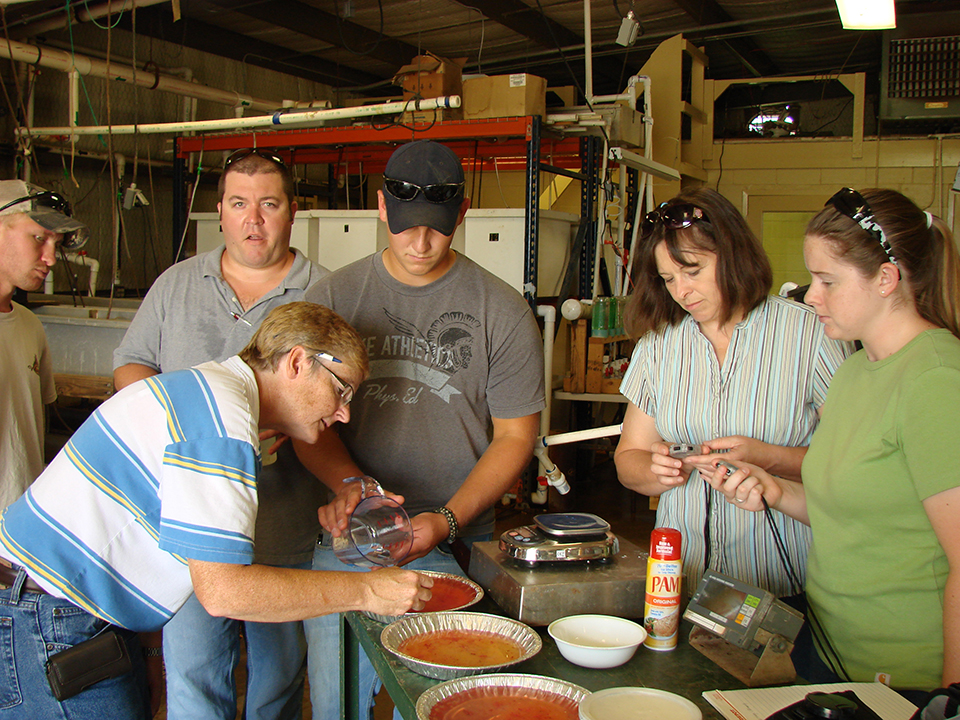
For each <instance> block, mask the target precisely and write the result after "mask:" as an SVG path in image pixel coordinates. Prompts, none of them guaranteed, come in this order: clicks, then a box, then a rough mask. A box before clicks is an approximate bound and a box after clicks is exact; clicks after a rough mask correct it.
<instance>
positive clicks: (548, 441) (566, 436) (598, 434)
mask: <svg viewBox="0 0 960 720" xmlns="http://www.w3.org/2000/svg"><path fill="white" fill-rule="evenodd" d="M621 432H623V423H621V424H620V425H605V426H603V427H597V428H587V429H586V430H574V431H573V432H566V433H559V434H557V435H549V436H541V437H539V438H537V444H538V445H543V446H544V447H549V446H550V445H566V444H567V443H572V442H580V441H581V440H595V439H597V438H602V437H610V436H611V435H619V434H620V433H621Z"/></svg>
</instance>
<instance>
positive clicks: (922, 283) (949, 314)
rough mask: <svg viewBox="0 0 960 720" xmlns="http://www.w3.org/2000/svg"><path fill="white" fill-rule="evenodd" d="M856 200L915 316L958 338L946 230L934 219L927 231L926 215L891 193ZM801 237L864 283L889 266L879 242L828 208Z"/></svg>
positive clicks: (959, 270) (959, 272) (958, 267)
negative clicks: (817, 241)
mask: <svg viewBox="0 0 960 720" xmlns="http://www.w3.org/2000/svg"><path fill="white" fill-rule="evenodd" d="M860 194H861V195H862V196H863V199H864V200H866V201H867V204H869V205H870V210H871V211H872V212H873V218H874V221H875V222H876V223H878V224H879V225H880V227H881V228H883V234H884V235H885V236H886V238H887V242H889V243H890V247H891V251H892V252H891V254H892V255H893V256H894V257H895V258H896V259H897V263H896V264H897V267H898V268H899V269H900V274H901V277H902V278H903V279H904V280H905V281H906V283H907V286H908V288H909V289H910V292H911V294H912V295H913V302H914V305H915V306H916V309H917V313H918V314H919V315H920V317H922V318H923V319H924V320H927V321H929V322H932V323H933V324H934V325H936V326H937V327H942V328H946V329H947V330H949V331H950V332H952V333H953V334H954V335H956V336H957V337H958V338H960V301H958V296H957V295H958V293H960V253H958V252H957V246H956V244H955V242H954V239H953V234H952V233H951V232H950V229H949V228H948V227H947V226H946V225H945V224H944V223H943V221H942V220H940V219H939V218H934V217H933V216H930V221H929V225H928V216H927V214H926V213H925V212H924V211H923V210H921V209H920V208H919V207H917V206H916V204H914V202H913V201H912V200H910V198H908V197H906V196H905V195H903V194H901V193H899V192H897V191H896V190H884V189H880V188H868V189H866V190H861V191H860ZM806 234H807V236H808V237H813V236H816V237H820V238H823V239H824V240H825V241H826V242H827V244H828V245H830V248H831V250H832V252H833V254H834V255H835V256H836V257H837V258H838V259H840V260H842V261H843V262H846V263H849V264H850V265H852V266H853V267H855V268H856V269H857V270H858V271H859V272H860V274H861V275H863V276H864V277H865V278H873V277H876V275H877V273H878V272H880V266H881V265H883V264H884V263H886V262H889V261H890V260H889V258H888V257H887V254H886V253H885V252H884V251H883V247H881V245H880V243H879V242H877V241H876V240H875V239H874V238H873V237H872V236H871V235H870V234H869V233H867V231H866V230H864V229H863V228H861V227H860V226H859V225H858V224H857V223H855V222H854V221H853V220H851V219H850V218H849V217H847V216H846V215H844V214H843V213H841V212H840V211H839V210H837V209H836V208H834V207H833V206H832V205H827V206H826V207H825V208H824V209H823V210H821V211H820V212H819V213H817V215H816V216H814V218H813V219H812V220H811V221H810V223H809V224H808V225H807V231H806Z"/></svg>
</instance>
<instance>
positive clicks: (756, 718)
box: [703, 683, 917, 720]
mask: <svg viewBox="0 0 960 720" xmlns="http://www.w3.org/2000/svg"><path fill="white" fill-rule="evenodd" d="M842 690H853V691H854V692H855V693H856V694H857V697H859V698H860V699H861V700H863V702H865V703H866V704H867V705H869V706H870V709H871V710H873V711H874V712H875V713H876V714H877V715H879V716H880V717H881V718H883V720H909V719H910V716H911V715H913V713H915V712H916V710H917V708H916V706H914V704H913V703H911V702H910V701H909V700H907V699H906V698H904V697H903V696H901V695H900V694H899V693H897V692H896V691H894V690H891V689H890V688H889V687H887V686H886V685H883V684H882V683H832V684H828V685H788V686H786V687H772V688H755V689H749V690H709V691H706V692H704V693H703V697H704V698H705V699H706V701H707V702H709V703H710V704H711V705H713V706H714V707H715V708H716V709H717V711H718V712H719V713H720V714H721V715H723V716H724V717H725V718H727V720H765V718H768V717H770V716H771V715H772V714H773V713H775V712H776V711H777V710H780V709H782V708H785V707H787V705H792V704H793V703H795V702H797V701H798V700H803V698H804V697H806V695H807V693H812V692H818V691H820V692H840V691H842Z"/></svg>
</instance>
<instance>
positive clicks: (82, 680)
mask: <svg viewBox="0 0 960 720" xmlns="http://www.w3.org/2000/svg"><path fill="white" fill-rule="evenodd" d="M131 670H133V663H132V662H131V661H130V654H129V653H128V652H127V644H126V643H125V642H124V641H123V638H122V637H120V636H119V635H118V634H117V633H116V632H115V631H113V630H107V631H106V632H102V633H100V634H99V635H97V636H96V637H95V638H90V639H89V640H85V641H83V642H82V643H80V644H79V645H74V646H73V647H72V648H68V649H66V650H64V651H63V652H58V653H57V654H56V655H52V656H51V657H50V659H49V660H48V661H47V680H48V681H49V682H50V689H51V690H53V696H54V697H55V698H56V699H57V700H59V701H61V702H62V701H63V700H66V699H67V698H71V697H73V696H74V695H76V694H77V693H80V692H83V691H84V690H86V689H87V688H88V687H90V686H91V685H96V684H97V683H98V682H100V681H101V680H108V679H109V678H115V677H118V676H120V675H123V674H124V673H128V672H130V671H131Z"/></svg>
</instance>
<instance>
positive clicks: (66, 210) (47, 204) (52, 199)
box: [0, 190, 90, 250]
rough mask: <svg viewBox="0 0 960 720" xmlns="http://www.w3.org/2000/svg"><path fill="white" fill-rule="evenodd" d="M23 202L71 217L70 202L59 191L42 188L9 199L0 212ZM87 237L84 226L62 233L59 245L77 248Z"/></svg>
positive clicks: (63, 247) (66, 247)
mask: <svg viewBox="0 0 960 720" xmlns="http://www.w3.org/2000/svg"><path fill="white" fill-rule="evenodd" d="M25 202H30V203H33V207H32V208H31V210H36V209H37V208H47V209H49V210H53V211H54V212H58V213H60V214H61V215H66V216H67V217H73V212H72V211H71V209H70V202H69V201H68V200H67V199H66V198H65V197H64V196H63V195H61V194H60V193H55V192H53V191H51V190H44V191H43V192H39V193H35V194H33V195H24V196H23V197H21V198H17V199H16V200H11V201H10V202H8V203H7V204H6V205H4V206H3V207H0V213H2V212H3V211H4V210H6V209H7V208H11V207H13V206H14V205H19V204H20V203H25ZM89 237H90V235H89V233H88V231H87V229H86V228H83V229H81V230H74V231H72V232H68V233H64V234H63V240H61V241H60V247H61V248H62V249H63V250H77V249H78V248H81V247H83V246H84V245H86V244H87V239H88V238H89Z"/></svg>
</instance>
